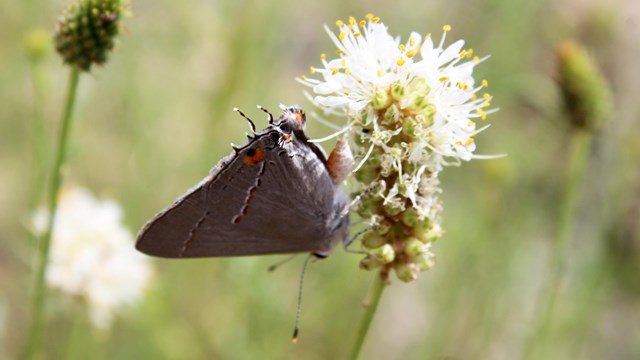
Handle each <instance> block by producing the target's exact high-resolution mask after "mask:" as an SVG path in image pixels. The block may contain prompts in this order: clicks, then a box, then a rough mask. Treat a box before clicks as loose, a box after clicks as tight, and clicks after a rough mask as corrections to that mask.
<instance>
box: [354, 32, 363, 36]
mask: <svg viewBox="0 0 640 360" xmlns="http://www.w3.org/2000/svg"><path fill="white" fill-rule="evenodd" d="M360 35H361V34H360V33H359V32H354V33H353V36H355V37H358V36H360Z"/></svg>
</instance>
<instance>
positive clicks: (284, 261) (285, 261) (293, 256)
mask: <svg viewBox="0 0 640 360" xmlns="http://www.w3.org/2000/svg"><path fill="white" fill-rule="evenodd" d="M296 256H298V254H293V255H291V256H287V257H286V258H285V259H283V260H280V261H278V262H277V263H275V264H272V265H271V266H269V267H268V268H267V271H269V272H272V271H274V270H275V269H277V268H279V267H280V266H282V265H284V264H286V263H288V262H289V261H290V260H293V258H295V257H296Z"/></svg>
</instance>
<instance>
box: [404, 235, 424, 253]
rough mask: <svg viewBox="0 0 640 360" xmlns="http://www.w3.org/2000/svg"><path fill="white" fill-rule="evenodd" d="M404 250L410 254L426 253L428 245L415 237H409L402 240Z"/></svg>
mask: <svg viewBox="0 0 640 360" xmlns="http://www.w3.org/2000/svg"><path fill="white" fill-rule="evenodd" d="M404 244H405V245H404V252H406V253H407V254H408V255H411V256H419V255H422V254H424V253H426V252H427V251H428V250H429V247H428V246H427V245H425V243H423V242H422V241H420V240H418V239H417V238H415V237H410V238H408V239H407V240H405V241H404Z"/></svg>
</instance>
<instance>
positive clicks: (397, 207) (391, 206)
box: [383, 202, 404, 216]
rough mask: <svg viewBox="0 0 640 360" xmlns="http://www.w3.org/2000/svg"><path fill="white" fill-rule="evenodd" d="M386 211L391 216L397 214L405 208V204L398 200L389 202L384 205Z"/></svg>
mask: <svg viewBox="0 0 640 360" xmlns="http://www.w3.org/2000/svg"><path fill="white" fill-rule="evenodd" d="M383 207H384V212H385V213H386V214H387V215H389V216H396V215H398V214H400V213H401V212H402V210H404V205H403V204H402V203H397V202H388V203H386V204H384V205H383Z"/></svg>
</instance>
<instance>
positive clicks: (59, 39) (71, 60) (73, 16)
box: [54, 0, 124, 71]
mask: <svg viewBox="0 0 640 360" xmlns="http://www.w3.org/2000/svg"><path fill="white" fill-rule="evenodd" d="M123 15H124V8H123V4H122V1H121V0H79V1H78V2H77V3H75V4H72V5H71V6H69V7H68V8H67V10H66V12H65V14H64V15H63V16H62V17H61V18H60V20H59V21H58V24H57V25H56V31H55V35H54V41H55V46H56V50H57V51H58V53H60V55H61V56H62V58H63V60H64V62H65V63H66V64H69V65H71V66H76V67H78V68H79V69H81V70H84V71H89V70H90V69H91V66H92V65H94V64H98V65H100V64H104V63H105V62H106V61H107V55H108V53H109V51H111V50H112V49H113V47H114V45H115V38H116V36H117V35H118V33H119V32H120V26H119V22H120V19H121V18H122V17H123Z"/></svg>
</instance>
